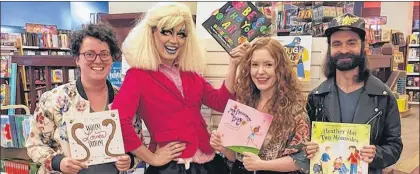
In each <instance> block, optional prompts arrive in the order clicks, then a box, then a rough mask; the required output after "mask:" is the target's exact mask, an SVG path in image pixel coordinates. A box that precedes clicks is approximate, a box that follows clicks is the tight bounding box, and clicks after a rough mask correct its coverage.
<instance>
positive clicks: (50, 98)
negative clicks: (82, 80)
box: [39, 81, 77, 107]
mask: <svg viewBox="0 0 420 174" xmlns="http://www.w3.org/2000/svg"><path fill="white" fill-rule="evenodd" d="M76 95H77V89H76V83H75V81H72V82H69V83H66V84H63V85H60V86H57V87H55V88H54V89H51V90H49V91H46V92H44V93H43V94H42V95H41V97H40V99H39V103H42V104H43V105H46V106H47V107H52V106H54V105H56V104H58V103H60V102H66V101H69V100H71V98H72V97H74V96H76Z"/></svg>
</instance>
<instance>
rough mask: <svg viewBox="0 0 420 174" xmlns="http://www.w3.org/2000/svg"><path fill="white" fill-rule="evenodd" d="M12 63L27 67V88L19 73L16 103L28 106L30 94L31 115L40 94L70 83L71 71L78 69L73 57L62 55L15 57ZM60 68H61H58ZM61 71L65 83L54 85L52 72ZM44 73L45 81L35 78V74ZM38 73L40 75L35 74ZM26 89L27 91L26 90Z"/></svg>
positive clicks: (19, 72)
mask: <svg viewBox="0 0 420 174" xmlns="http://www.w3.org/2000/svg"><path fill="white" fill-rule="evenodd" d="M12 63H17V64H18V67H19V68H23V66H24V67H25V71H26V73H27V74H26V78H27V79H26V80H27V81H26V85H27V86H26V87H27V88H23V89H22V87H21V85H22V83H24V82H23V79H22V75H21V71H20V70H19V71H18V75H17V78H18V79H17V84H16V91H17V92H16V103H17V104H26V98H25V95H26V94H29V96H30V98H29V101H27V103H30V106H28V107H30V114H33V112H34V110H35V107H36V103H37V101H38V100H39V99H38V97H39V96H38V94H39V93H38V92H41V91H40V90H42V91H44V90H45V91H48V90H51V89H53V88H54V85H56V84H58V85H61V84H64V83H67V82H68V81H69V72H68V70H69V69H75V68H76V62H75V59H74V58H73V57H72V56H61V55H46V56H43V55H36V56H13V57H12ZM57 67H59V68H57ZM52 69H61V70H62V71H63V74H62V75H63V82H60V83H53V82H52V80H51V70H52ZM40 70H42V71H43V73H42V75H43V78H42V79H44V81H40V80H38V79H39V77H35V76H34V75H35V74H39V75H41V73H40V72H39V71H40ZM35 71H38V73H35ZM24 89H26V90H24Z"/></svg>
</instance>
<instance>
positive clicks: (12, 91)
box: [8, 63, 17, 115]
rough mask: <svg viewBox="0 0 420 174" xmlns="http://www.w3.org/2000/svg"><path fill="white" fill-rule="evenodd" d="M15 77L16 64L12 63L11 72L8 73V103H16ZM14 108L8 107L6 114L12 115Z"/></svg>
mask: <svg viewBox="0 0 420 174" xmlns="http://www.w3.org/2000/svg"><path fill="white" fill-rule="evenodd" d="M16 79H17V64H16V63H12V72H11V74H10V105H15V104H16ZM14 114H15V109H9V111H8V115H14Z"/></svg>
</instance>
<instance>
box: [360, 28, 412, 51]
mask: <svg viewBox="0 0 420 174" xmlns="http://www.w3.org/2000/svg"><path fill="white" fill-rule="evenodd" d="M366 42H367V43H370V44H374V43H378V42H389V43H392V44H393V45H400V46H405V45H406V41H405V38H404V34H403V33H401V32H399V31H397V30H394V29H389V28H383V29H381V28H378V29H376V28H372V27H371V28H369V25H366Z"/></svg>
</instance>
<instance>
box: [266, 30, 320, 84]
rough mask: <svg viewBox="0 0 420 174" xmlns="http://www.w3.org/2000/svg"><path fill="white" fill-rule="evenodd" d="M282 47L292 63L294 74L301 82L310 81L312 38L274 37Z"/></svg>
mask: <svg viewBox="0 0 420 174" xmlns="http://www.w3.org/2000/svg"><path fill="white" fill-rule="evenodd" d="M273 39H276V40H278V41H279V42H280V43H281V45H283V47H284V49H285V51H286V54H287V56H288V57H289V59H290V60H291V61H292V62H293V63H294V65H295V68H294V70H295V71H296V74H297V76H298V78H299V79H300V80H302V81H309V80H311V51H312V36H274V37H273Z"/></svg>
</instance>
